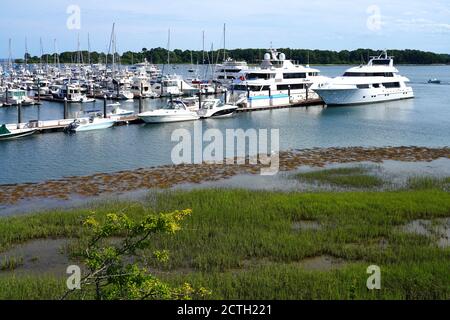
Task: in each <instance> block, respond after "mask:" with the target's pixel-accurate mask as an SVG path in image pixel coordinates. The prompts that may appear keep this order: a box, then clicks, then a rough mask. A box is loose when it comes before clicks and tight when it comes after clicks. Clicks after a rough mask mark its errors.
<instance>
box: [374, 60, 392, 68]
mask: <svg viewBox="0 0 450 320" xmlns="http://www.w3.org/2000/svg"><path fill="white" fill-rule="evenodd" d="M390 62H391V60H389V59H379V60H372V65H374V66H388V65H389V63H390Z"/></svg>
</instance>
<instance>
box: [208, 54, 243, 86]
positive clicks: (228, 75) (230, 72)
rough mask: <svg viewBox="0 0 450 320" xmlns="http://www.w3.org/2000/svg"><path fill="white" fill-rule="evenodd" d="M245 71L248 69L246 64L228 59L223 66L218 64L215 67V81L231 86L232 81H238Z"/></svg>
mask: <svg viewBox="0 0 450 320" xmlns="http://www.w3.org/2000/svg"><path fill="white" fill-rule="evenodd" d="M246 69H248V65H247V62H245V61H236V60H233V59H231V58H228V59H227V60H225V61H224V62H223V64H218V65H217V66H216V71H215V75H216V77H215V80H216V81H217V82H220V83H221V84H231V83H232V82H233V81H234V80H236V79H238V78H239V76H240V73H241V72H242V71H244V70H246Z"/></svg>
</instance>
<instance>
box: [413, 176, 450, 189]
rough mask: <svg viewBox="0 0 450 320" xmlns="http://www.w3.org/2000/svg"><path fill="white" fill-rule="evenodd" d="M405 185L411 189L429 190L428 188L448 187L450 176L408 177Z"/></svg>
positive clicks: (449, 185)
mask: <svg viewBox="0 0 450 320" xmlns="http://www.w3.org/2000/svg"><path fill="white" fill-rule="evenodd" d="M406 187H407V188H408V189H411V190H427V189H428V190H429V189H441V190H442V189H443V190H449V189H450V177H447V178H434V177H421V176H417V177H410V178H408V180H407V182H406Z"/></svg>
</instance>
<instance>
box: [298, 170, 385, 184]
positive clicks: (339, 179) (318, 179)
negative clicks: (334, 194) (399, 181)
mask: <svg viewBox="0 0 450 320" xmlns="http://www.w3.org/2000/svg"><path fill="white" fill-rule="evenodd" d="M367 172H368V170H367V169H366V168H362V167H353V168H337V169H326V170H320V171H312V172H306V173H299V174H297V175H296V178H297V179H299V180H300V181H306V182H309V183H320V184H330V185H334V186H340V187H349V188H363V189H366V188H374V187H381V186H382V185H383V180H382V179H381V178H378V177H376V176H373V175H369V174H367Z"/></svg>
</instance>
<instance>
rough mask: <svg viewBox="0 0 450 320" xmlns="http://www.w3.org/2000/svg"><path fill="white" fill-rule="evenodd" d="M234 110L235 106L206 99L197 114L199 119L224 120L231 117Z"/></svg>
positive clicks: (218, 100)
mask: <svg viewBox="0 0 450 320" xmlns="http://www.w3.org/2000/svg"><path fill="white" fill-rule="evenodd" d="M236 110H237V106H234V105H230V104H225V103H222V101H220V99H206V100H204V101H203V102H202V106H201V108H200V110H198V111H197V114H198V115H199V116H200V117H201V118H224V117H232V116H233V115H234V113H235V112H236Z"/></svg>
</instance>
